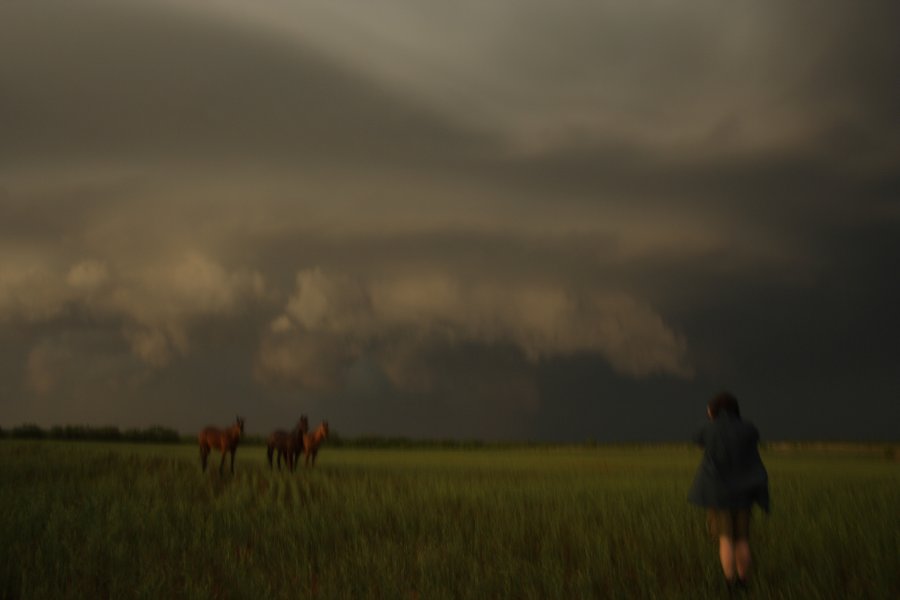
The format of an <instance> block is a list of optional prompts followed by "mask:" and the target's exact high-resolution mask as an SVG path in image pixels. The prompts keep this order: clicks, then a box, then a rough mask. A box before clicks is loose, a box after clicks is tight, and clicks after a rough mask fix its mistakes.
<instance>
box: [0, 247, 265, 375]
mask: <svg viewBox="0 0 900 600" xmlns="http://www.w3.org/2000/svg"><path fill="white" fill-rule="evenodd" d="M264 291H265V283H264V280H263V278H262V275H260V274H259V273H258V272H256V271H252V270H246V269H236V270H232V271H229V270H226V269H225V268H224V267H223V266H222V265H220V264H218V263H217V262H215V261H213V260H211V259H209V258H207V257H206V256H204V255H202V254H199V253H188V254H186V255H184V256H181V257H178V258H177V259H174V260H169V261H160V262H157V263H153V264H147V265H134V264H131V265H120V266H118V268H113V267H111V266H110V265H109V264H108V263H107V262H105V261H100V260H96V259H86V260H82V261H78V262H76V263H74V264H71V266H66V265H65V263H64V261H63V260H62V259H61V258H60V257H50V256H46V255H37V254H33V255H29V256H18V257H16V259H15V260H10V261H8V262H4V263H0V320H6V321H20V322H24V323H30V324H39V323H45V322H50V321H52V320H54V319H59V318H63V317H65V316H67V315H71V314H74V313H85V314H90V315H93V317H94V318H97V319H99V320H100V321H103V322H107V323H109V324H111V325H113V326H115V324H118V327H120V329H121V334H122V335H123V336H124V338H125V339H126V340H127V341H128V343H129V344H130V347H131V350H132V352H133V353H134V354H135V355H136V356H138V357H139V358H141V359H142V360H143V361H144V362H145V363H147V364H150V365H153V366H164V365H166V364H168V362H169V361H170V360H171V359H172V358H173V357H174V356H177V355H184V354H186V353H187V352H188V351H189V348H190V335H189V329H190V325H191V323H192V322H193V321H195V320H196V319H201V318H225V317H232V316H234V315H235V314H237V313H238V311H240V310H241V309H242V308H243V307H244V306H245V305H246V304H247V303H248V302H249V301H251V300H253V299H258V298H260V297H262V296H263V295H264ZM45 355H46V352H40V353H38V354H36V355H34V356H35V357H36V358H34V361H36V362H34V369H31V370H32V371H33V372H34V373H38V372H40V373H42V374H45V373H47V372H48V370H47V369H46V368H43V367H42V365H44V364H45V363H46V360H44V358H45ZM57 362H58V361H57ZM32 379H34V381H35V382H38V381H46V380H47V377H46V376H44V375H41V376H40V377H33V378H32ZM32 387H34V388H35V389H46V388H47V386H46V385H44V384H35V385H34V386H32Z"/></svg>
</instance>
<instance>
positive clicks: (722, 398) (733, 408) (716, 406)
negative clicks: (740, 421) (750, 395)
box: [707, 392, 741, 419]
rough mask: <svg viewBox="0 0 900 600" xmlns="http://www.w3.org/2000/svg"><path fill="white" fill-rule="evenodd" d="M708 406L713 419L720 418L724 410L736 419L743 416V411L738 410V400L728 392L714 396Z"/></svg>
mask: <svg viewBox="0 0 900 600" xmlns="http://www.w3.org/2000/svg"><path fill="white" fill-rule="evenodd" d="M707 406H708V407H709V414H710V416H712V418H713V419H715V418H716V417H718V416H719V413H720V412H722V411H723V410H724V411H725V412H727V413H730V414H732V415H734V416H735V417H740V416H741V409H740V408H738V401H737V398H735V397H734V396H732V395H731V394H730V393H728V392H719V393H718V394H716V395H715V396H713V399H712V400H710V401H709V404H708V405H707Z"/></svg>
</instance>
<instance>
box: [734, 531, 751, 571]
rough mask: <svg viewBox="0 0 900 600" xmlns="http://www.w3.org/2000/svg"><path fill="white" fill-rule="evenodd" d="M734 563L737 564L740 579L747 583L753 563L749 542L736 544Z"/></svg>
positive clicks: (741, 541) (743, 541)
mask: <svg viewBox="0 0 900 600" xmlns="http://www.w3.org/2000/svg"><path fill="white" fill-rule="evenodd" d="M734 562H735V563H736V564H737V576H738V579H740V580H741V581H747V579H748V578H749V577H750V565H751V563H752V561H751V557H750V542H749V540H746V539H744V540H737V541H736V542H735V543H734Z"/></svg>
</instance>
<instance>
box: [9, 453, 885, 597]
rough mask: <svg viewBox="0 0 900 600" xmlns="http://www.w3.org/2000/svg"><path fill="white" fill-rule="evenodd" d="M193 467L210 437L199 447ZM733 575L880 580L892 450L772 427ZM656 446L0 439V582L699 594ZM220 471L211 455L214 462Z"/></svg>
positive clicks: (685, 529) (763, 582)
mask: <svg viewBox="0 0 900 600" xmlns="http://www.w3.org/2000/svg"><path fill="white" fill-rule="evenodd" d="M212 458H213V459H214V462H213V463H212V464H213V466H214V467H217V466H218V455H213V457H212ZM763 459H764V460H765V462H766V464H767V467H768V469H769V473H770V479H771V487H772V496H773V512H772V515H771V516H770V517H768V518H766V517H764V516H762V515H761V514H760V513H756V515H755V518H754V531H753V546H754V550H755V552H756V574H755V580H754V581H753V584H752V589H751V590H750V592H749V594H748V596H749V597H759V598H804V599H805V598H896V597H900V516H898V515H900V512H898V507H900V463H898V462H896V461H894V460H890V459H889V457H888V456H886V453H885V451H884V450H883V449H881V450H878V449H865V448H854V447H843V448H828V447H825V448H813V449H809V448H808V449H805V450H804V449H801V450H791V449H771V450H768V451H766V452H765V453H764V456H763ZM698 461H699V452H698V451H696V450H693V449H687V448H676V447H652V446H647V447H611V448H605V447H598V448H549V449H548V448H529V449H494V448H490V447H488V448H482V449H477V450H364V449H337V448H328V447H327V446H326V447H325V448H324V449H323V450H322V452H321V453H320V455H319V464H318V465H317V466H316V468H315V469H314V470H311V471H303V472H299V473H294V474H288V473H284V472H282V473H278V472H271V471H270V470H269V468H268V466H267V465H266V463H265V450H264V449H263V448H260V447H242V448H240V449H239V451H238V456H237V462H236V473H235V475H234V476H230V475H225V476H219V474H218V473H217V472H216V470H215V468H213V470H212V472H207V473H206V474H203V473H201V472H200V468H199V460H198V456H197V449H196V448H195V447H193V446H188V445H171V446H163V445H128V444H100V443H90V442H78V443H71V442H70V443H64V442H51V441H38V442H26V441H11V440H7V441H0V477H2V485H0V594H2V596H3V597H22V598H66V597H70V598H132V597H136V598H314V597H321V598H693V599H696V598H703V597H717V596H721V595H724V587H723V586H722V582H721V580H720V579H721V577H720V575H719V571H718V565H717V555H716V545H715V544H714V543H713V541H712V540H710V539H709V538H708V537H707V535H706V532H705V524H704V519H703V515H702V512H701V511H700V510H699V509H696V508H694V507H692V506H690V505H689V504H688V503H687V502H686V500H685V496H686V494H687V489H688V486H689V485H690V482H691V478H692V475H693V472H694V469H695V467H696V465H697V463H698ZM226 471H227V466H226Z"/></svg>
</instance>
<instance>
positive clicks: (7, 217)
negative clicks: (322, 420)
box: [0, 0, 900, 440]
mask: <svg viewBox="0 0 900 600" xmlns="http://www.w3.org/2000/svg"><path fill="white" fill-rule="evenodd" d="M897 17H900V14H898V9H897V8H896V6H895V3H891V2H880V1H876V2H871V3H866V5H865V7H856V6H854V7H850V6H847V5H846V4H845V3H840V2H825V3H817V4H816V6H812V5H810V6H803V5H800V4H796V3H783V2H769V1H765V2H738V3H730V4H729V5H728V6H723V5H721V3H716V2H708V1H705V0H691V1H689V2H681V3H672V2H664V1H652V2H644V3H634V2H624V1H623V2H618V1H615V2H605V3H590V2H580V1H575V0H572V1H566V2H562V3H555V4H553V5H552V6H551V5H549V4H547V3H542V2H505V1H501V2H491V3H487V4H485V3H479V2H463V3H456V4H454V5H453V6H452V7H450V6H447V5H445V4H443V3H439V2H424V3H423V2H406V1H404V0H392V1H390V2H384V3H378V6H375V5H371V3H366V2H355V1H352V2H342V3H340V4H339V5H335V4H334V3H332V2H324V1H318V0H307V1H303V2H293V1H292V2H287V1H282V0H264V1H261V2H246V1H243V0H222V1H220V2H211V3H183V2H174V1H169V0H136V1H133V2H112V1H104V0H91V1H86V2H80V3H77V5H76V4H72V3H59V2H49V1H40V0H38V1H36V2H3V3H0V365H2V366H0V380H2V383H0V406H2V415H3V416H2V418H0V425H2V426H4V427H5V426H9V425H14V424H17V423H20V422H23V421H34V422H38V423H41V424H46V425H52V424H56V423H61V422H80V421H83V422H89V423H109V422H112V423H117V424H121V425H125V426H132V425H137V426H145V425H149V424H151V423H153V422H161V423H163V424H166V425H169V426H173V427H176V428H179V429H183V430H190V429H192V428H196V427H199V426H202V425H204V424H206V423H207V422H212V421H217V420H222V419H227V418H230V415H231V414H233V413H234V412H235V411H240V412H241V413H242V414H245V415H246V417H247V420H248V427H249V428H250V429H251V430H253V431H260V432H261V431H264V430H265V429H266V428H269V427H274V426H276V425H279V426H280V425H282V424H283V423H289V422H293V420H295V418H296V415H297V414H299V413H300V412H307V413H310V414H311V417H312V418H313V419H314V420H315V419H316V418H318V417H321V416H328V417H329V419H330V421H331V422H332V424H333V425H334V426H335V428H336V430H338V431H341V432H344V433H347V434H351V435H352V434H360V433H375V434H377V433H386V434H404V435H441V436H448V437H466V436H477V437H485V438H510V437H514V438H537V439H561V440H583V439H585V438H588V437H590V438H598V439H681V438H683V437H684V436H686V435H687V433H686V432H687V431H689V430H690V429H691V427H692V426H693V424H694V423H695V421H696V419H697V418H698V417H699V418H702V406H703V403H704V402H705V399H706V398H707V397H708V396H710V395H711V394H713V393H715V392H716V391H718V389H720V388H723V387H727V388H730V389H732V390H733V391H734V392H735V393H736V394H737V396H738V397H739V399H742V400H744V399H745V401H746V408H745V413H746V414H748V415H751V416H755V417H756V420H757V421H760V422H761V423H760V424H761V426H762V428H763V429H764V430H766V431H768V432H771V435H773V436H776V437H801V438H802V437H807V438H808V437H828V438H835V437H837V438H867V439H871V438H891V437H896V433H895V432H893V431H891V430H890V429H889V428H888V427H886V426H885V425H884V423H887V422H893V421H896V417H900V415H898V413H897V411H898V408H897V407H898V406H900V404H898V403H897V400H898V399H900V378H898V377H897V375H896V364H897V361H898V359H900V355H898V352H897V350H896V344H895V343H893V341H892V340H896V336H898V335H900V320H898V318H897V316H896V311H895V310H894V308H893V307H894V306H896V305H897V304H898V301H900V290H898V285H897V283H896V277H895V276H894V273H893V271H894V270H895V269H894V267H893V266H892V265H893V264H895V263H897V262H900V246H898V242H897V239H900V236H898V235H897V234H898V221H900V204H898V198H900V195H898V192H900V185H898V182H900V179H898V173H900V164H898V163H900V122H898V119H897V118H896V106H898V105H900V90H898V87H897V86H896V83H895V79H896V77H895V75H894V74H895V73H896V72H897V66H898V58H900V48H898V42H897V39H896V35H895V34H894V32H893V27H892V24H893V23H896V22H897ZM859 397H865V398H867V401H868V402H870V410H869V411H867V413H866V414H860V413H859V412H858V411H854V410H852V409H851V406H852V404H851V403H852V401H853V399H856V398H859ZM648 406H649V407H652V408H653V412H654V413H655V414H656V415H657V417H656V418H655V419H651V420H650V422H648V421H647V417H646V414H647V412H648V411H647V407H648ZM698 407H699V408H698ZM876 414H877V415H880V417H879V418H873V415H876ZM886 417H892V418H886Z"/></svg>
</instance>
